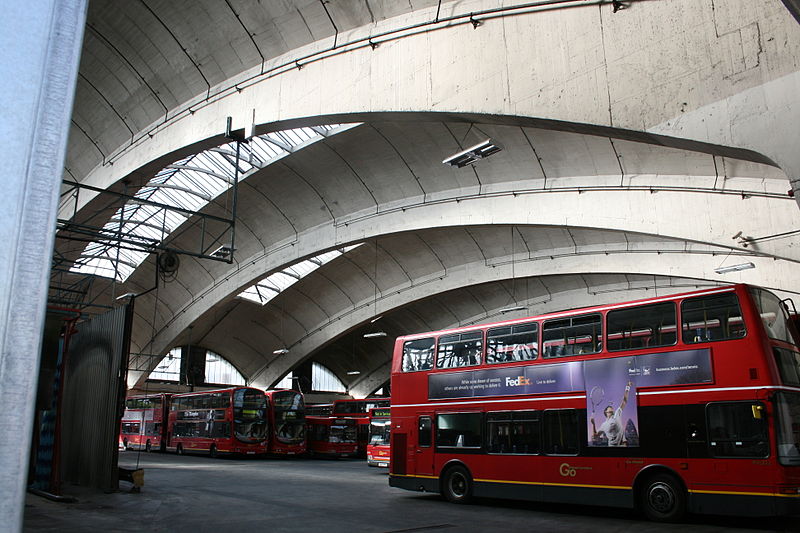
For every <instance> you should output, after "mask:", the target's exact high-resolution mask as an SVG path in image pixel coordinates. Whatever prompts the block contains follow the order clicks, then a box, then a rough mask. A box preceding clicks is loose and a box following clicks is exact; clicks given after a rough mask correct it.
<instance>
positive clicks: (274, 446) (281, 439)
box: [265, 389, 306, 455]
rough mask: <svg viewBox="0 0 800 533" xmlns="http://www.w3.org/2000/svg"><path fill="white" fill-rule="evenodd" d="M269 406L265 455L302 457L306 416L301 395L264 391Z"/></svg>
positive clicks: (284, 391)
mask: <svg viewBox="0 0 800 533" xmlns="http://www.w3.org/2000/svg"><path fill="white" fill-rule="evenodd" d="M265 394H266V396H267V404H268V406H269V417H268V422H269V439H268V445H267V453H270V454H276V455H302V454H304V453H305V452H306V414H305V403H304V402H303V395H302V394H301V393H299V392H297V391H294V390H286V389H282V390H268V391H265Z"/></svg>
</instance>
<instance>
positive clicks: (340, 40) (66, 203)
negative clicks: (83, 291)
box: [57, 0, 800, 395]
mask: <svg viewBox="0 0 800 533" xmlns="http://www.w3.org/2000/svg"><path fill="white" fill-rule="evenodd" d="M262 4H263V3H262ZM262 4H258V5H256V4H252V3H250V2H245V1H241V2H239V1H235V0H232V1H229V2H225V3H219V2H214V1H211V0H209V1H203V2H197V3H195V2H192V3H187V4H185V5H184V4H180V3H178V4H176V3H174V2H150V1H148V2H141V3H124V4H122V5H120V4H118V3H116V2H111V1H105V0H103V1H96V2H92V3H91V5H90V12H89V20H88V24H87V30H86V38H85V43H84V53H83V57H82V63H81V70H80V77H79V78H80V79H79V83H78V90H77V97H76V104H75V111H74V114H73V122H72V124H73V128H72V129H73V131H72V135H71V137H70V146H69V150H68V158H67V164H66V174H65V182H70V181H77V182H80V183H82V184H85V185H91V186H94V187H98V188H101V189H116V190H122V189H124V190H128V189H131V188H133V189H135V188H136V187H138V186H141V185H142V184H144V183H146V182H147V181H148V180H149V179H150V177H152V176H153V175H154V174H155V173H156V172H157V171H158V170H159V169H161V168H163V167H165V166H167V165H169V164H171V163H173V162H175V161H177V160H179V159H180V158H181V157H183V156H185V155H187V154H191V153H196V152H198V151H200V150H203V149H206V148H209V147H213V146H218V145H220V144H222V143H223V138H222V135H221V132H222V130H223V128H224V121H225V118H226V117H228V116H230V117H233V120H234V124H235V125H236V126H237V127H243V126H244V125H248V124H251V123H253V124H254V125H255V126H256V131H257V132H261V133H263V132H267V131H276V130H279V129H281V128H287V127H297V126H309V125H316V124H329V123H350V122H361V123H362V124H361V125H359V126H357V127H354V128H351V129H349V130H348V131H345V132H343V133H340V134H338V135H335V136H331V137H329V138H325V139H323V140H322V141H320V142H317V143H314V144H311V145H309V146H305V147H304V148H303V149H300V150H297V151H295V152H293V153H291V154H289V155H287V156H286V157H283V158H282V159H280V161H278V162H276V163H274V164H272V165H269V166H266V167H264V168H262V169H259V170H255V171H254V172H252V173H251V174H250V175H248V176H246V178H245V179H244V180H243V181H242V183H241V185H240V188H239V198H238V212H237V221H236V225H237V244H236V251H235V256H234V259H235V261H234V263H233V264H226V263H219V262H211V261H207V260H202V259H195V258H192V257H189V256H186V257H183V258H182V260H181V268H180V270H179V272H178V275H177V277H176V278H175V280H174V281H172V282H171V283H167V284H164V283H160V282H158V281H157V280H156V278H155V267H154V260H153V258H150V259H149V260H148V261H146V262H145V263H143V264H142V265H141V266H140V267H139V268H138V269H137V270H136V271H135V272H134V274H133V275H132V276H131V277H130V278H129V279H128V280H127V281H126V282H125V283H123V284H121V285H119V286H114V287H113V289H109V286H107V285H101V284H98V285H95V286H94V287H93V289H92V290H93V291H94V292H93V293H92V294H91V295H90V296H91V299H92V300H93V301H95V302H97V303H100V304H107V305H111V304H113V303H114V298H113V296H114V295H116V294H123V293H126V292H133V293H144V292H146V291H148V289H151V288H153V287H154V284H155V286H157V287H158V289H157V290H153V291H150V292H147V293H146V294H144V295H143V296H141V297H138V298H137V299H136V318H135V322H134V330H133V347H132V351H133V352H135V353H144V354H164V353H166V351H168V350H169V349H170V348H172V347H174V346H176V345H180V344H183V343H186V342H187V341H191V342H192V343H193V344H202V345H203V346H206V347H207V348H209V349H212V350H214V351H216V352H218V353H220V354H223V355H224V356H225V357H227V358H228V359H230V360H231V362H233V363H234V365H236V366H237V368H239V369H240V371H242V373H243V374H244V375H245V377H246V378H247V379H248V380H250V382H252V383H253V384H255V385H258V386H264V387H266V386H270V385H272V384H273V383H275V382H276V381H277V380H279V379H280V378H281V377H282V376H283V375H284V374H285V373H286V372H288V371H290V370H291V369H292V368H293V367H294V366H296V365H297V364H299V363H300V362H302V361H304V360H306V359H308V358H313V359H314V360H317V361H319V362H321V363H323V364H325V365H326V366H328V367H329V368H331V369H332V370H333V371H334V372H335V373H336V374H337V375H338V376H339V377H340V378H342V379H343V381H344V382H345V383H346V385H347V386H348V387H349V389H350V391H351V393H352V394H354V395H366V394H368V393H370V392H371V391H372V390H374V389H375V388H377V387H379V386H380V385H381V384H382V383H383V382H385V381H386V379H387V378H388V366H387V361H388V358H389V353H390V350H391V346H390V343H389V342H388V341H372V342H369V343H365V342H364V340H362V337H361V335H362V334H363V332H365V331H369V329H370V328H374V327H376V326H374V325H371V323H370V321H371V320H372V319H374V318H376V317H378V316H381V317H382V318H381V319H380V322H379V324H381V328H382V329H386V330H387V333H389V334H390V337H391V336H396V335H400V334H404V333H410V332H413V331H422V330H427V329H437V328H444V327H450V326H458V325H464V324H469V323H477V322H480V321H486V320H499V319H502V318H505V317H506V315H500V314H498V313H499V310H500V309H502V308H504V307H507V306H508V303H509V302H510V301H518V300H524V302H525V304H526V305H528V309H527V310H526V313H534V312H544V311H547V310H553V309H557V308H565V307H575V306H577V305H588V304H592V303H599V302H607V301H619V300H624V299H629V298H635V297H643V296H647V295H649V294H652V293H653V292H652V291H656V290H657V291H658V293H659V294H662V293H666V292H675V291H680V290H684V289H687V288H690V287H695V286H705V285H708V284H718V283H727V282H731V281H746V282H751V283H756V284H759V285H763V286H766V287H769V288H771V289H773V290H775V291H777V292H778V293H780V294H781V295H786V296H788V295H792V294H796V292H797V288H798V277H797V276H798V275H797V273H796V272H797V268H796V264H797V262H798V261H800V250H799V249H798V247H797V245H796V243H795V241H796V239H795V238H794V237H796V234H797V231H798V230H797V229H798V228H800V210H798V208H797V204H796V203H795V199H793V198H792V197H791V196H790V195H789V194H787V191H788V190H789V189H790V188H791V187H792V186H794V187H795V188H797V187H798V185H797V183H796V180H795V178H797V177H798V176H800V152H798V151H797V150H796V149H795V148H794V141H793V140H796V132H794V129H793V128H794V125H795V124H796V123H798V122H800V108H798V106H797V105H796V103H795V96H794V95H796V94H797V92H798V91H796V90H794V89H795V88H796V87H798V86H800V81H798V80H800V68H799V66H798V64H797V62H796V59H795V58H796V57H800V53H798V52H800V29H798V26H797V24H796V22H795V21H794V20H793V19H792V17H791V15H790V14H789V13H788V12H787V11H786V9H785V8H784V7H783V6H781V5H780V3H779V2H775V1H773V0H737V1H731V2H727V3H726V4H725V6H724V7H723V6H714V5H706V3H698V2H694V1H692V0H676V1H675V2H639V1H633V2H629V4H630V5H629V6H628V7H627V9H624V10H621V11H619V12H613V11H612V6H611V5H610V4H609V3H607V2H602V1H591V0H576V1H556V2H547V3H543V4H542V5H537V4H536V3H527V4H519V6H517V5H509V4H508V3H507V2H497V1H493V0H472V1H469V2H441V3H439V2H437V1H432V0H431V1H419V2H418V1H415V2H413V3H412V2H409V3H398V2H377V3H376V2H371V1H368V2H366V3H365V5H366V7H368V8H369V9H364V6H362V5H361V4H358V5H357V4H356V3H350V2H328V3H321V2H314V1H311V0H296V1H293V2H281V3H274V5H273V4H272V3H266V4H269V5H262ZM544 4H547V5H544ZM754 4H757V6H756V5H754ZM190 7H191V9H190ZM665 20H669V21H670V23H669V24H663V25H661V24H658V23H657V22H656V21H665ZM199 28H204V31H198V29H199ZM208 28H211V30H208V31H205V29H208ZM486 138H491V139H492V140H493V141H495V142H497V143H499V144H500V145H501V146H502V148H503V150H502V151H501V152H499V153H497V154H495V155H493V156H491V157H490V158H488V159H486V160H485V161H480V162H479V163H477V164H475V165H474V166H468V167H465V168H461V169H456V168H452V167H448V166H445V165H443V164H442V160H443V158H444V157H446V156H448V155H450V154H452V153H454V152H458V151H460V150H462V149H464V148H466V147H468V146H470V145H472V144H475V143H476V142H479V141H482V140H483V139H486ZM790 182H791V183H794V185H791V184H790ZM68 189H69V187H68V183H67V184H66V185H65V191H66V190H68ZM118 206H119V204H118V203H114V202H109V201H108V200H107V199H103V198H101V197H100V196H97V195H95V194H93V193H89V194H86V193H82V194H81V195H80V196H77V197H76V196H74V195H72V194H65V195H64V196H63V202H62V206H61V216H62V217H64V218H69V219H71V220H75V221H80V222H85V223H100V224H102V223H103V222H104V221H105V220H107V219H108V218H109V217H110V216H111V214H113V212H114V210H115V209H116V208H117V207H118ZM227 212H229V207H228V206H227V205H226V204H225V198H218V199H217V200H215V201H213V202H212V203H210V204H209V205H208V206H207V207H206V208H205V209H204V213H207V214H212V215H224V214H226V213H227ZM198 233H199V231H198V227H197V225H196V224H195V223H194V221H192V220H190V221H188V222H187V223H185V224H184V225H183V226H182V227H181V228H179V230H178V231H176V232H175V233H174V234H173V235H171V236H170V237H169V242H170V243H171V244H173V245H176V246H181V245H182V246H189V244H190V243H191V242H193V241H194V240H197V239H198ZM359 243H362V245H361V246H360V247H358V248H355V249H354V250H351V251H350V252H348V253H347V254H345V255H344V256H342V257H340V258H338V259H336V260H334V261H333V262H331V263H329V264H327V265H325V266H323V267H322V268H320V269H319V270H318V271H315V272H314V273H313V274H311V275H309V276H308V277H307V278H304V279H302V280H301V281H300V282H298V283H297V284H296V285H294V286H292V287H291V288H290V289H288V290H286V291H285V292H284V293H282V294H280V295H279V296H278V297H277V298H275V299H274V300H272V301H271V302H270V303H268V304H267V305H265V306H263V307H261V306H258V305H256V304H253V303H252V302H247V301H244V300H242V299H239V298H237V297H236V295H237V294H239V293H240V292H241V291H242V290H243V289H244V288H246V287H248V286H249V285H251V284H253V283H254V282H256V281H258V280H260V279H262V278H264V277H265V276H266V275H268V274H270V273H273V272H277V271H280V270H281V269H283V268H285V267H286V266H288V265H291V264H293V263H296V262H298V261H300V260H302V259H305V258H309V257H313V256H315V255H317V254H319V253H321V252H324V251H327V250H331V249H338V248H342V247H343V246H346V245H351V244H359ZM57 252H58V253H59V254H61V255H62V256H64V257H76V256H77V255H79V254H80V253H81V249H80V247H78V246H76V245H75V244H74V243H58V245H57ZM744 261H748V262H753V263H754V264H755V265H756V268H755V269H753V270H749V271H746V272H742V273H737V274H734V275H730V274H727V275H724V276H723V275H719V274H716V273H715V272H714V269H715V268H716V267H718V266H720V265H722V264H731V263H733V262H744ZM523 287H524V291H523ZM190 331H191V333H190ZM279 346H289V347H290V352H289V354H288V355H286V356H280V357H278V356H274V355H273V354H272V351H273V350H274V349H275V348H276V347H279ZM154 362H157V361H156V360H155V359H153V358H152V357H147V356H143V357H142V360H141V361H139V362H135V363H134V364H135V366H137V367H138V368H140V369H141V370H142V371H141V372H131V374H130V379H129V385H134V384H135V383H137V382H138V383H140V384H141V380H143V379H144V377H145V375H146V374H145V371H146V370H147V369H149V368H152V366H153V363H154ZM353 366H357V367H358V370H360V371H361V374H359V375H358V376H357V377H352V376H348V375H347V371H349V370H352V367H353Z"/></svg>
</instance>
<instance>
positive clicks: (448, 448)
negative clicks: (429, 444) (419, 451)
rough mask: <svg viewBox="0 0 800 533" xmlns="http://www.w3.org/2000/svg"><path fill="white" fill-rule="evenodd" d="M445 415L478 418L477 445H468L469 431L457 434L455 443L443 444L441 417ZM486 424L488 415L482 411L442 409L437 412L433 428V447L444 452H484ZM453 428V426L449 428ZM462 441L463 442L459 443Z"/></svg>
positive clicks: (475, 439)
mask: <svg viewBox="0 0 800 533" xmlns="http://www.w3.org/2000/svg"><path fill="white" fill-rule="evenodd" d="M443 416H452V417H458V416H474V417H477V418H478V423H477V425H476V427H477V428H478V435H477V438H474V441H475V442H477V446H474V445H467V444H466V442H467V438H468V435H469V434H468V433H467V432H466V431H465V432H464V433H460V434H457V436H456V439H455V443H454V444H453V445H449V444H441V441H442V436H441V434H440V432H441V431H443V429H442V427H441V426H442V425H441V419H442V417H443ZM485 425H486V417H485V416H484V413H483V412H482V411H442V412H437V413H436V415H435V418H434V423H433V428H434V432H433V434H434V437H433V447H434V450H435V451H436V452H443V453H483V451H484V434H485V427H484V426H485ZM447 429H451V428H447ZM459 442H461V444H459Z"/></svg>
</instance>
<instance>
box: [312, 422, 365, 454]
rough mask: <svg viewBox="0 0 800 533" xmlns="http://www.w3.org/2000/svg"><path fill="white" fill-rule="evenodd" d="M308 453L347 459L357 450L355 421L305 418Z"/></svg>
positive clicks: (356, 426)
mask: <svg viewBox="0 0 800 533" xmlns="http://www.w3.org/2000/svg"><path fill="white" fill-rule="evenodd" d="M306 428H307V430H306V438H307V439H308V453H309V454H310V455H322V456H328V457H349V456H351V455H355V453H356V449H357V448H358V440H357V435H358V433H357V430H358V425H357V419H355V418H344V417H336V416H307V417H306Z"/></svg>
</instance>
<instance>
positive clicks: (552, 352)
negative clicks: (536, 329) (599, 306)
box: [542, 313, 603, 357]
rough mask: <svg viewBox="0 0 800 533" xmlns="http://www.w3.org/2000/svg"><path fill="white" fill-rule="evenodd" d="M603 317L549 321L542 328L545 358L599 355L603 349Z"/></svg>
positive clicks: (582, 316) (583, 316)
mask: <svg viewBox="0 0 800 533" xmlns="http://www.w3.org/2000/svg"><path fill="white" fill-rule="evenodd" d="M602 336H603V317H602V315H600V314H594V313H592V314H590V315H580V316H572V317H567V318H559V319H556V320H548V321H546V322H545V323H544V326H543V327H542V347H543V348H542V353H543V356H544V357H563V356H568V355H579V354H589V353H597V352H599V351H600V350H601V349H602V341H601V339H602Z"/></svg>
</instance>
